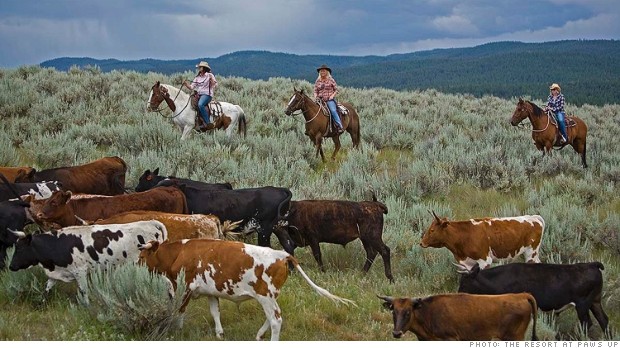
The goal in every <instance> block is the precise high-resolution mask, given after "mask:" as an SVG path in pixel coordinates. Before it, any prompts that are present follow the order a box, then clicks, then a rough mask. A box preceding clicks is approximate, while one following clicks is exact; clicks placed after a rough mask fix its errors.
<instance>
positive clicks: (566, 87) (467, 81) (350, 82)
mask: <svg viewBox="0 0 620 348" xmlns="http://www.w3.org/2000/svg"><path fill="white" fill-rule="evenodd" d="M200 60H206V61H208V62H209V65H211V66H212V67H213V70H214V72H215V73H216V74H217V75H220V76H240V77H245V78H249V79H264V80H266V79H269V78H270V77H290V78H292V79H302V80H307V81H314V79H315V78H316V70H315V68H316V67H318V66H320V65H321V64H327V65H329V66H330V67H331V68H332V70H333V73H334V77H335V78H336V80H337V81H338V83H339V84H340V85H343V86H349V87H356V88H370V87H384V88H389V89H395V90H415V89H429V88H433V89H436V90H439V91H443V92H448V93H464V94H465V93H467V94H472V95H474V96H478V97H479V96H483V95H495V96H498V97H502V98H510V97H515V96H532V98H545V97H546V95H547V93H548V89H547V88H548V86H549V85H550V84H551V83H552V82H558V83H560V85H561V86H562V92H564V93H565V94H566V97H567V101H568V102H569V103H573V104H577V105H581V104H585V103H587V104H593V105H604V104H606V103H607V104H620V93H618V92H617V91H618V90H620V79H618V76H620V41H619V40H566V41H553V42H544V43H523V42H494V43H488V44H484V45H479V46H475V47H469V48H450V49H434V50H429V51H420V52H412V53H404V54H391V55H387V56H372V55H370V56H361V57H358V56H333V55H296V54H290V53H278V52H268V51H239V52H234V53H229V54H225V55H222V56H220V57H217V58H204V57H203V58H195V59H185V60H157V59H141V60H131V61H121V60H117V59H102V60H99V59H93V58H66V57H65V58H57V59H52V60H48V61H45V62H42V63H41V64H40V65H41V66H43V67H53V68H55V69H57V70H60V71H67V70H69V69H70V68H71V67H72V66H77V67H80V68H84V67H87V66H97V67H98V68H99V69H100V70H101V71H102V72H109V71H112V70H134V71H137V72H149V71H153V72H159V73H163V74H173V73H182V72H186V71H188V70H191V71H193V70H194V66H195V65H196V64H197V63H198V62H199V61H200Z"/></svg>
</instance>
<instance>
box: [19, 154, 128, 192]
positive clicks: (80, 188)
mask: <svg viewBox="0 0 620 348" xmlns="http://www.w3.org/2000/svg"><path fill="white" fill-rule="evenodd" d="M126 172H127V164H126V163H125V161H123V160H122V159H121V158H120V157H104V158H101V159H98V160H96V161H93V162H90V163H87V164H83V165H80V166H74V167H63V168H53V169H46V170H42V171H40V172H37V171H33V172H32V173H31V175H30V176H29V177H28V179H27V181H28V182H39V181H54V180H56V181H60V182H61V183H62V187H63V189H65V190H67V191H71V192H75V193H91V194H98V195H110V196H112V195H120V194H123V193H125V173H126Z"/></svg>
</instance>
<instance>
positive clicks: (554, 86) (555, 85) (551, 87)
mask: <svg viewBox="0 0 620 348" xmlns="http://www.w3.org/2000/svg"><path fill="white" fill-rule="evenodd" d="M554 89H557V90H558V92H559V91H561V90H562V89H561V88H560V85H558V84H557V83H554V84H552V85H551V86H549V90H550V91H553V90H554Z"/></svg>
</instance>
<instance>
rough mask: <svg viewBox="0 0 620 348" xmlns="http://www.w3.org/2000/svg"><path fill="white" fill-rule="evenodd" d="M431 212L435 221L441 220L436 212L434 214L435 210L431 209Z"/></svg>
mask: <svg viewBox="0 0 620 348" xmlns="http://www.w3.org/2000/svg"><path fill="white" fill-rule="evenodd" d="M431 214H433V216H434V217H435V219H436V220H437V221H439V220H441V219H440V218H439V216H437V214H435V211H434V210H432V211H431Z"/></svg>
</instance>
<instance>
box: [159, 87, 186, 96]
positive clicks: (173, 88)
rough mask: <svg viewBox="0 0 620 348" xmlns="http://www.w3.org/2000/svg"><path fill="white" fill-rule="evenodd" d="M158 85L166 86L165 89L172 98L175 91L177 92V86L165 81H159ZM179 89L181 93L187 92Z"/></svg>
mask: <svg viewBox="0 0 620 348" xmlns="http://www.w3.org/2000/svg"><path fill="white" fill-rule="evenodd" d="M160 85H161V86H163V87H166V89H167V90H168V93H170V95H171V96H172V97H173V98H174V96H175V95H176V94H177V93H179V88H177V87H174V86H172V85H169V84H167V83H161V84H160ZM180 91H181V93H183V94H187V93H185V92H183V90H180Z"/></svg>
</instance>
